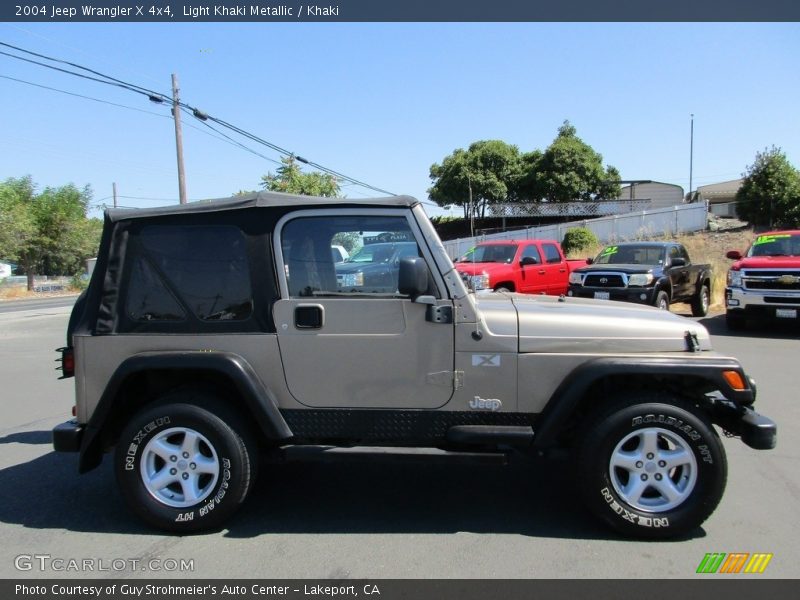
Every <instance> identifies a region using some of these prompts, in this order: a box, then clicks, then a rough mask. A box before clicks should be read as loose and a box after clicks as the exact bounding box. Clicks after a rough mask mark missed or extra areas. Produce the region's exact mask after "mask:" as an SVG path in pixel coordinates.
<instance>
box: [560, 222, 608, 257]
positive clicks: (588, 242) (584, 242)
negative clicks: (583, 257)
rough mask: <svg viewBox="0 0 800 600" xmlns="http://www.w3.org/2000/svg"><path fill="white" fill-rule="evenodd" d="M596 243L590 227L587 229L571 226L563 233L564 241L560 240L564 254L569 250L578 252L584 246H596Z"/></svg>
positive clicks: (595, 237)
mask: <svg viewBox="0 0 800 600" xmlns="http://www.w3.org/2000/svg"><path fill="white" fill-rule="evenodd" d="M598 244H599V242H598V240H597V236H596V235H595V234H594V232H592V230H591V229H587V228H586V227H573V228H572V229H567V232H566V233H565V234H564V241H562V242H561V248H562V249H563V250H564V254H569V253H571V252H579V251H581V250H584V249H586V248H591V247H593V246H597V245H598Z"/></svg>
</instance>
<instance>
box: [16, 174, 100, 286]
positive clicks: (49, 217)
mask: <svg viewBox="0 0 800 600" xmlns="http://www.w3.org/2000/svg"><path fill="white" fill-rule="evenodd" d="M90 200H91V190H90V189H89V188H88V187H86V188H84V189H83V190H79V189H78V188H76V187H75V186H74V185H72V184H68V185H65V186H61V187H58V188H50V187H48V188H45V189H44V190H42V192H41V193H37V192H36V186H35V184H34V183H33V181H32V179H31V178H30V177H22V178H18V179H14V178H12V179H7V180H6V181H4V182H3V183H0V215H2V217H1V218H0V255H2V256H3V257H4V258H8V259H11V260H15V261H17V262H18V263H19V264H20V266H21V267H22V268H23V269H24V270H25V273H26V274H27V275H28V288H29V289H30V288H32V286H33V276H34V275H38V274H47V275H64V274H73V273H77V272H79V271H82V270H83V265H84V264H85V261H86V259H87V258H90V257H92V256H95V255H96V254H97V248H98V246H99V243H100V233H101V231H102V222H101V221H100V220H99V219H88V218H87V212H88V210H89V201H90Z"/></svg>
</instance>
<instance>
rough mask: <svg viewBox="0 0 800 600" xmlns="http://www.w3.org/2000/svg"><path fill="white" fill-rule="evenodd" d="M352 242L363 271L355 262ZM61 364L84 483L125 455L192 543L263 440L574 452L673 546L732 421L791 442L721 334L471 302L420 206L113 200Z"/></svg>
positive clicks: (132, 473)
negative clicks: (712, 337) (724, 350)
mask: <svg viewBox="0 0 800 600" xmlns="http://www.w3.org/2000/svg"><path fill="white" fill-rule="evenodd" d="M373 244H374V246H372V247H371V245H373ZM334 245H343V246H345V247H346V248H347V249H348V251H349V254H350V255H351V260H350V262H348V261H345V262H334V259H333V257H332V253H331V247H332V246H334ZM387 247H389V248H391V249H392V251H391V252H388V251H384V250H385V248H387ZM409 248H410V252H409V251H408V250H409ZM398 249H402V252H399V251H398ZM356 257H361V258H360V259H357V260H353V259H354V258H356ZM358 260H361V261H362V263H361V264H359V263H358ZM62 359H63V360H62V364H63V369H64V375H65V376H71V375H73V374H74V376H75V394H76V411H77V416H76V418H75V419H74V420H72V421H69V422H67V423H64V424H62V425H60V426H58V427H57V428H56V429H55V431H54V445H55V448H56V450H61V451H73V452H78V453H79V456H80V458H79V470H80V471H81V472H85V471H87V470H90V469H92V468H94V467H96V466H97V465H98V464H99V463H100V462H101V460H102V457H103V454H104V452H106V451H110V450H112V449H114V470H115V472H116V476H117V479H118V482H119V485H120V486H121V489H122V492H123V494H124V496H125V498H126V499H127V501H128V502H129V504H130V506H131V507H132V509H133V510H134V511H135V512H136V513H138V514H139V515H140V516H141V517H142V518H144V519H145V520H146V521H148V522H149V523H151V524H153V525H155V526H157V527H160V528H163V529H168V530H173V531H179V532H188V531H198V530H204V529H209V528H216V527H220V526H221V525H222V524H223V523H224V522H225V520H226V519H227V518H228V517H230V516H231V514H232V513H233V512H234V511H235V510H236V509H237V508H238V507H239V505H240V504H241V503H242V502H243V501H244V499H245V497H246V496H247V494H248V492H249V490H250V489H251V487H252V485H253V481H254V478H255V474H256V472H257V467H258V462H259V460H260V458H261V457H262V456H263V455H264V453H265V452H266V451H269V450H272V451H275V449H279V448H287V447H295V446H300V445H323V444H324V445H328V446H337V447H353V446H379V447H395V448H396V447H403V448H406V449H407V448H409V447H415V448H419V449H420V450H419V452H420V453H424V452H425V451H426V450H427V451H430V452H431V453H432V452H433V451H434V449H435V451H436V452H437V453H438V454H439V455H441V454H442V452H443V451H444V452H446V453H448V455H452V456H460V455H461V456H463V455H469V456H502V455H505V454H506V453H509V452H511V451H522V452H534V453H537V454H540V455H545V456H546V455H549V454H561V455H564V453H565V452H564V451H565V450H566V451H568V452H569V456H571V460H573V461H575V467H574V468H576V469H577V470H578V471H577V473H578V476H577V477H575V478H574V479H575V480H576V481H577V482H579V485H580V486H581V493H582V495H583V497H584V499H585V501H586V503H587V505H588V507H589V508H590V509H591V510H592V511H593V512H594V513H595V514H596V515H597V516H599V517H600V518H601V519H603V520H604V521H606V522H608V523H610V524H611V525H612V526H614V527H615V528H616V529H618V530H619V531H622V532H624V533H625V534H628V535H632V536H638V537H667V536H674V535H679V534H685V533H686V532H688V531H691V530H692V529H694V528H697V527H698V526H699V525H700V524H701V523H702V522H703V521H704V520H705V519H706V518H707V517H708V516H709V515H710V514H711V513H712V511H713V510H714V508H715V507H716V506H717V504H718V502H719V500H720V498H721V497H722V493H723V490H724V487H725V480H726V471H727V464H726V458H725V452H724V449H723V446H722V444H721V442H720V439H719V437H718V435H717V432H716V431H715V429H714V426H713V425H712V424H716V425H718V426H719V427H720V428H722V429H723V430H725V431H726V432H729V433H732V434H736V435H739V436H741V438H742V440H743V441H744V442H745V443H746V444H747V445H749V446H751V447H752V448H756V449H768V448H772V447H774V445H775V439H776V427H775V424H774V423H773V422H772V421H770V420H769V419H767V418H765V417H763V416H760V415H758V414H757V413H755V412H754V411H753V410H752V408H751V405H752V404H753V402H754V400H755V395H756V392H755V387H754V385H753V382H752V381H751V380H750V379H749V378H748V377H747V376H746V375H745V373H744V371H743V369H742V367H741V365H740V364H739V363H738V362H737V361H736V360H735V359H733V358H729V357H725V356H721V355H719V354H716V353H714V352H713V351H712V349H711V344H710V341H709V335H708V332H707V331H706V330H705V329H704V328H703V327H702V326H701V325H699V324H697V323H696V322H694V321H691V320H688V319H685V318H682V317H678V316H676V315H673V314H670V313H668V312H666V311H659V310H656V309H654V308H650V307H645V306H633V305H630V304H623V303H617V302H596V301H593V300H583V299H577V298H564V297H561V298H556V297H548V296H523V295H517V294H511V293H485V294H475V293H472V292H470V291H469V290H468V289H467V288H466V287H465V285H464V282H463V281H462V278H461V277H460V275H459V273H458V272H457V271H456V270H455V269H454V268H453V263H452V262H451V260H450V258H449V257H448V256H447V254H446V253H445V251H444V249H443V247H442V244H441V242H440V241H439V238H438V237H437V235H436V233H435V231H434V229H433V227H432V226H431V223H430V221H429V220H428V218H427V217H426V215H425V213H424V211H423V208H422V206H421V205H420V204H419V202H417V201H416V200H414V199H413V198H409V197H402V196H399V197H391V198H379V199H371V200H349V199H330V198H313V197H300V196H289V195H282V194H258V195H253V196H250V197H240V198H232V199H227V200H216V201H208V202H198V203H192V204H188V205H184V206H172V207H166V208H158V209H152V210H136V211H130V210H128V211H123V210H113V211H108V212H107V213H106V217H105V228H104V231H103V238H102V243H101V249H100V254H99V256H98V260H97V266H96V268H95V270H94V273H93V274H92V278H91V283H90V285H89V288H88V290H87V291H86V293H85V294H84V295H83V296H82V297H81V298H80V299H79V301H78V302H77V303H76V305H75V308H74V310H73V313H72V317H71V319H70V324H69V330H68V334H67V347H66V348H65V349H63V353H62ZM475 485H480V483H479V482H475Z"/></svg>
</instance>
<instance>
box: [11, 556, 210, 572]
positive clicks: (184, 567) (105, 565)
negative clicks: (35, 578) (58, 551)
mask: <svg viewBox="0 0 800 600" xmlns="http://www.w3.org/2000/svg"><path fill="white" fill-rule="evenodd" d="M14 568H15V569H17V571H36V572H41V573H44V572H53V573H104V572H121V571H151V572H161V573H164V572H169V573H192V572H194V559H193V558H189V559H187V558H74V557H62V556H52V555H51V554H18V555H17V556H15V557H14Z"/></svg>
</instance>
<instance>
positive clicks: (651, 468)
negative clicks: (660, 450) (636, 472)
mask: <svg viewBox="0 0 800 600" xmlns="http://www.w3.org/2000/svg"><path fill="white" fill-rule="evenodd" d="M657 468H658V467H656V463H654V462H649V463H647V464H646V465H645V466H644V470H645V471H647V472H648V473H652V472H653V471H655V470H656V469H657Z"/></svg>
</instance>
